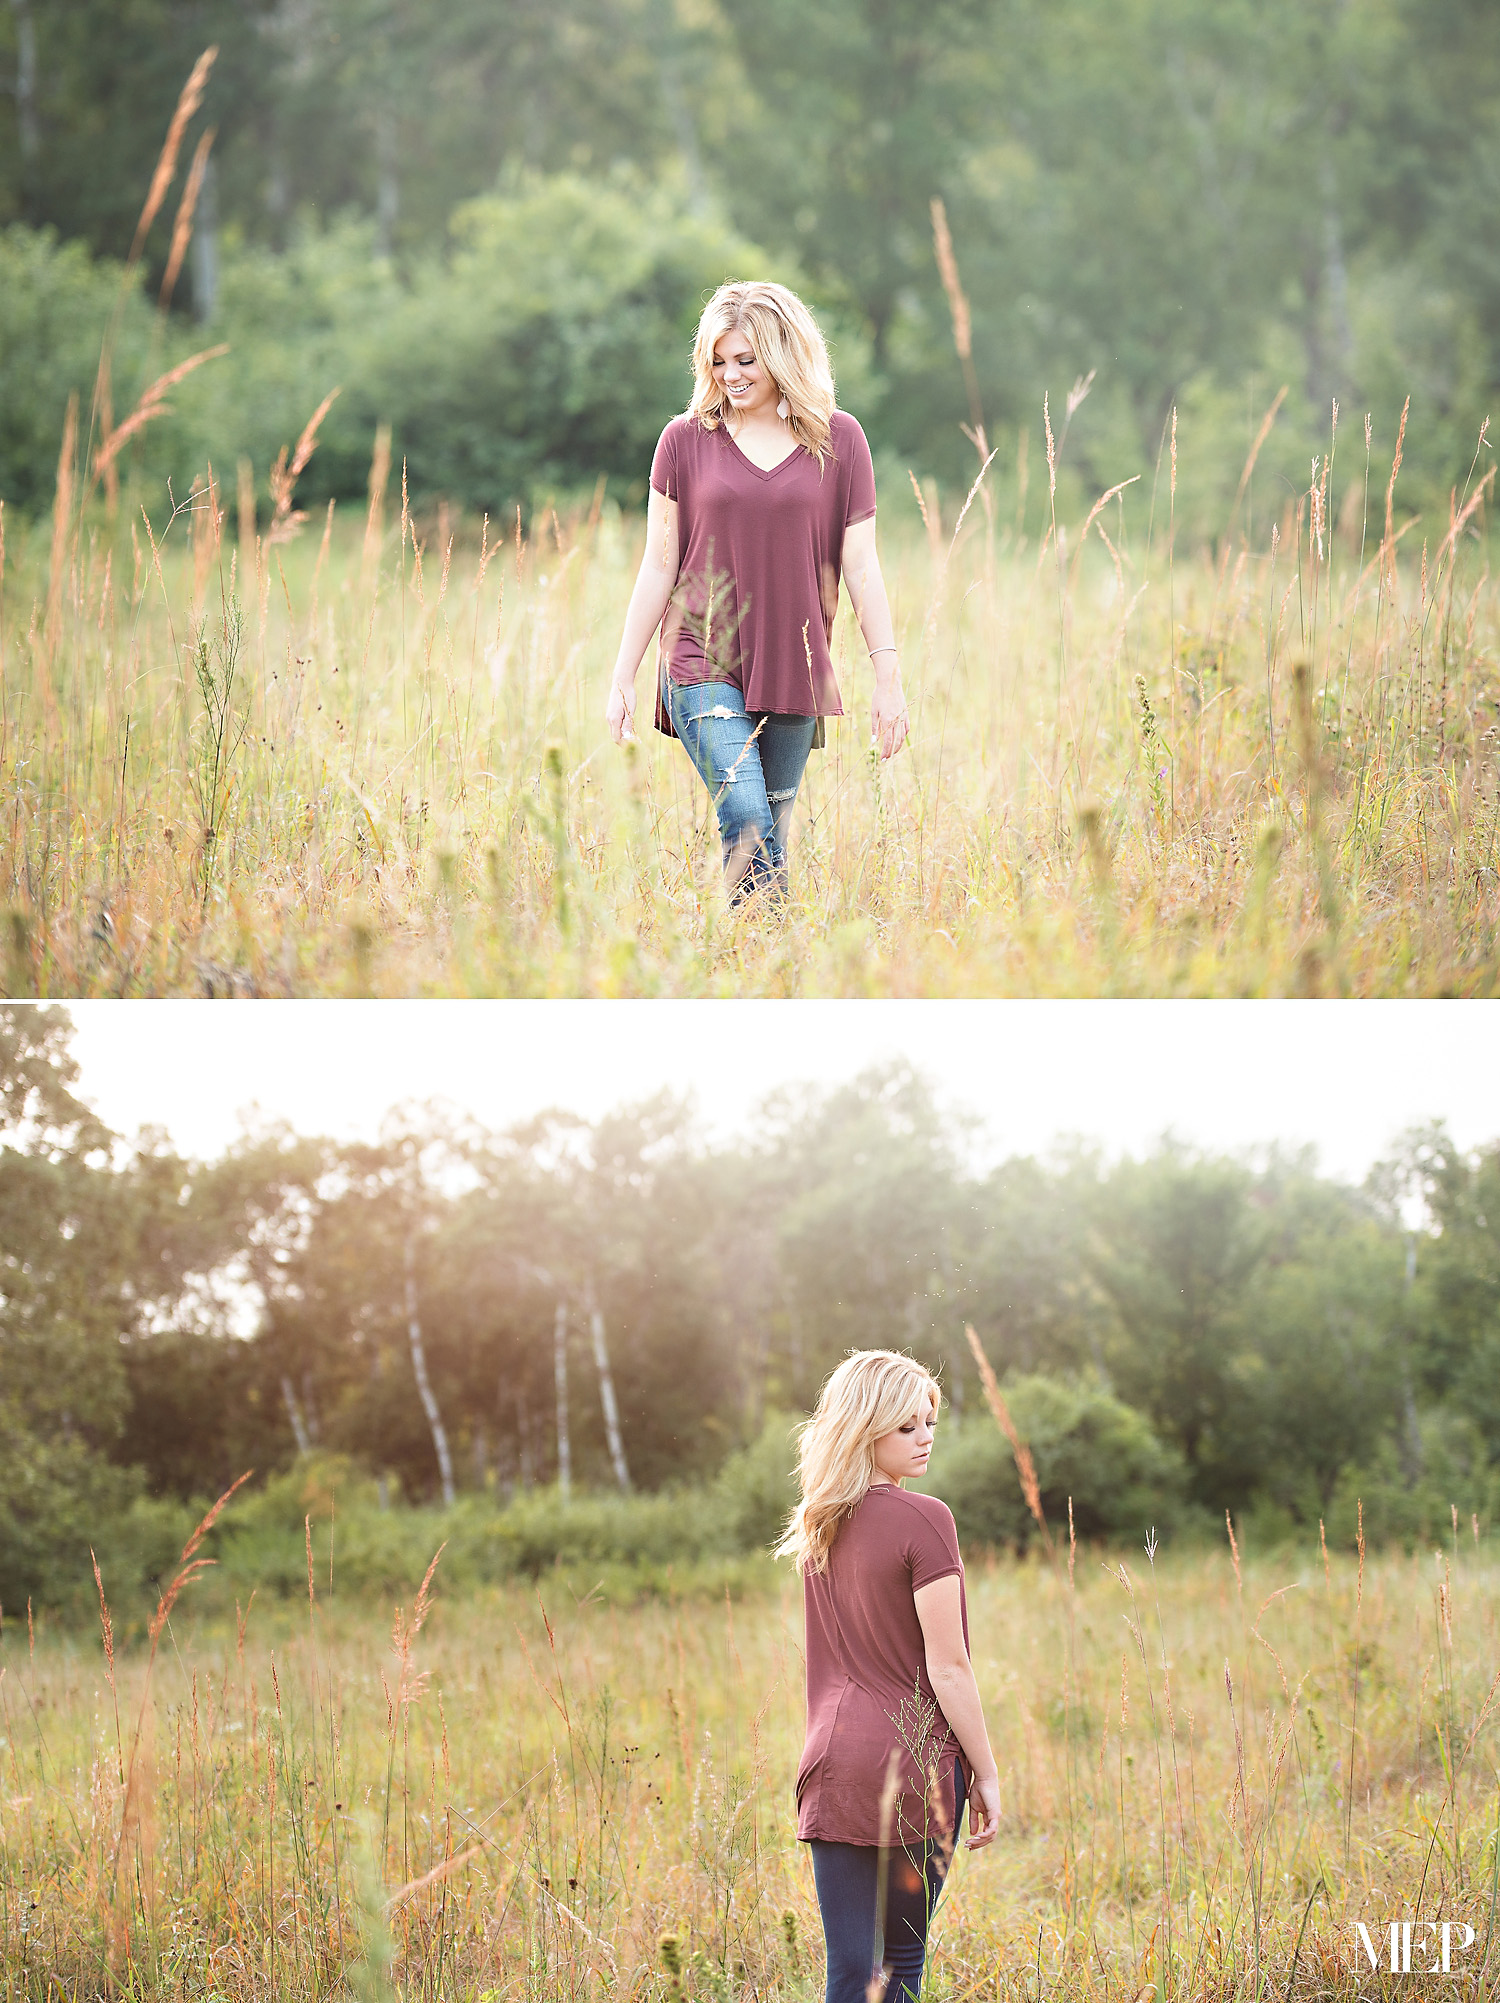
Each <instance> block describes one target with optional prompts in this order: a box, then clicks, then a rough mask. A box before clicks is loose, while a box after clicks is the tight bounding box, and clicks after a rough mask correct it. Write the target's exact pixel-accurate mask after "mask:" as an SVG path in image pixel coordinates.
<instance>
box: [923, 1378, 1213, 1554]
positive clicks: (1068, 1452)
mask: <svg viewBox="0 0 1500 2003" xmlns="http://www.w3.org/2000/svg"><path fill="white" fill-rule="evenodd" d="M1005 1398H1006V1403H1007V1404H1008V1405H1009V1407H1010V1412H1011V1416H1012V1418H1013V1419H1014V1420H1015V1424H1016V1430H1017V1431H1018V1432H1019V1434H1020V1436H1021V1438H1022V1439H1023V1440H1024V1441H1025V1442H1026V1444H1027V1445H1028V1446H1029V1447H1030V1449H1031V1455H1032V1459H1033V1461H1034V1462H1035V1465H1036V1473H1037V1483H1038V1486H1039V1488H1040V1490H1041V1499H1042V1509H1043V1513H1044V1514H1045V1515H1046V1518H1047V1521H1048V1525H1049V1527H1050V1528H1051V1531H1052V1534H1053V1536H1054V1538H1056V1539H1058V1540H1060V1541H1065V1540H1066V1538H1067V1534H1068V1498H1069V1497H1070V1496H1071V1497H1072V1501H1073V1523H1074V1527H1075V1529H1076V1531H1077V1533H1078V1535H1079V1537H1081V1538H1100V1537H1102V1538H1129V1539H1130V1540H1132V1541H1135V1540H1137V1539H1140V1538H1144V1536H1145V1535H1146V1532H1147V1531H1148V1530H1149V1529H1150V1528H1152V1527H1153V1526H1154V1527H1155V1528H1156V1530H1157V1531H1158V1533H1161V1534H1164V1533H1165V1532H1167V1531H1168V1530H1170V1529H1172V1528H1173V1527H1174V1526H1175V1525H1176V1524H1177V1523H1178V1522H1179V1521H1180V1520H1181V1515H1182V1495H1183V1488H1184V1481H1185V1470H1184V1467H1183V1463H1182V1460H1181V1457H1180V1456H1179V1455H1178V1454H1177V1453H1176V1451H1175V1450H1174V1449H1172V1448H1170V1447H1168V1446H1165V1445H1164V1444H1163V1443H1162V1442H1161V1441H1160V1440H1159V1439H1158V1438H1157V1436H1156V1434H1155V1433H1154V1432H1153V1431H1152V1429H1151V1426H1150V1424H1149V1422H1148V1421H1147V1420H1146V1419H1145V1418H1144V1417H1143V1416H1142V1414H1141V1413H1140V1412H1138V1411H1136V1410H1135V1409H1134V1407H1133V1406H1130V1405H1125V1404H1122V1403H1121V1401H1120V1400H1119V1399H1118V1398H1115V1397H1113V1396H1111V1394H1110V1393H1109V1392H1108V1391H1106V1390H1105V1389H1104V1388H1103V1386H1102V1385H1101V1384H1099V1383H1098V1382H1097V1380H1095V1379H1092V1378H1087V1377H1085V1378H1081V1379H1078V1380H1076V1381H1065V1380H1063V1379H1059V1378H1055V1377H1042V1376H1035V1377H1019V1378H1015V1379H1012V1380H1011V1381H1010V1382H1009V1383H1007V1385H1006V1387H1005ZM949 1428H952V1430H948V1429H949ZM915 1485H916V1486H919V1487H920V1488H921V1489H923V1490H924V1491H925V1492H927V1493H928V1494H932V1495H940V1496H941V1497H942V1498H943V1500H944V1501H945V1502H946V1503H947V1504H948V1506H949V1508H950V1509H951V1510H952V1511H953V1516H954V1521H955V1522H956V1523H957V1525H958V1534H959V1539H960V1541H961V1542H962V1543H964V1544H965V1545H981V1544H988V1545H992V1546H996V1547H999V1546H1006V1545H1008V1546H1011V1547H1012V1548H1014V1549H1016V1550H1024V1549H1025V1548H1026V1546H1027V1545H1028V1544H1029V1543H1030V1542H1031V1541H1032V1539H1033V1537H1034V1536H1035V1535H1036V1534H1037V1532H1036V1525H1035V1523H1034V1522H1033V1520H1032V1518H1031V1515H1030V1513H1029V1511H1028V1510H1027V1507H1026V1501H1025V1498H1024V1496H1023V1495H1022V1493H1021V1484H1020V1480H1019V1478H1018V1476H1017V1473H1016V1465H1015V1461H1014V1458H1013V1457H1012V1454H1011V1450H1010V1447H1009V1445H1008V1444H1007V1442H1006V1440H1005V1438H1004V1437H1003V1435H1002V1434H1001V1433H1000V1431H999V1428H998V1427H997V1426H995V1424H994V1423H993V1421H992V1420H991V1419H990V1417H989V1415H988V1414H987V1413H985V1412H982V1411H981V1412H980V1413H977V1414H975V1415H974V1416H972V1417H970V1418H969V1419H967V1420H966V1421H965V1422H964V1423H963V1424H961V1425H958V1426H954V1425H953V1422H952V1421H951V1420H944V1421H943V1424H942V1426H941V1427H940V1428H939V1431H938V1439H937V1445H936V1448H935V1450H934V1453H933V1457H932V1468H931V1471H930V1473H929V1474H928V1476H927V1479H926V1480H925V1481H923V1482H921V1483H919V1484H915Z"/></svg>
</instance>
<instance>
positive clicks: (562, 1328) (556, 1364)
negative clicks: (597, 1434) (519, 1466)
mask: <svg viewBox="0 0 1500 2003" xmlns="http://www.w3.org/2000/svg"><path fill="white" fill-rule="evenodd" d="M552 1374H553V1378H554V1380H555V1382H556V1384H557V1488H558V1493H559V1494H560V1495H561V1496H562V1498H563V1500H564V1501H566V1500H567V1498H568V1497H569V1496H570V1495H571V1494H572V1493H573V1446H572V1442H571V1441H570V1439H569V1438H568V1304H567V1302H566V1301H559V1302H558V1304H557V1314H556V1316H555V1317H554V1319H553V1323H552Z"/></svg>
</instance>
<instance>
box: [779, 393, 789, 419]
mask: <svg viewBox="0 0 1500 2003" xmlns="http://www.w3.org/2000/svg"><path fill="white" fill-rule="evenodd" d="M776 415H777V416H778V417H779V418H781V420H782V421H783V423H784V422H785V421H786V419H787V418H788V417H790V415H791V410H790V407H789V406H788V404H787V400H786V398H785V397H783V398H782V399H781V401H780V403H778V404H777V406H776Z"/></svg>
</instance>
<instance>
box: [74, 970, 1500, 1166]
mask: <svg viewBox="0 0 1500 2003" xmlns="http://www.w3.org/2000/svg"><path fill="white" fill-rule="evenodd" d="M69 1014H70V1015H71V1016H72V1018H73V1021H74V1023H75V1024H76V1028H77V1033H76V1035H75V1037H74V1039H73V1051H74V1055H75V1057H76V1058H77V1059H78V1061H79V1064H80V1069H81V1077H80V1080H79V1086H78V1089H79V1091H80V1093H81V1095H82V1096H83V1097H84V1098H86V1099H87V1100H89V1101H90V1102H91V1103H92V1104H93V1105H94V1106H95V1107H96V1108H97V1110H98V1111H99V1113H100V1114H101V1115H102V1117H103V1118H104V1119H105V1120H106V1121H107V1122H108V1124H109V1125H110V1126H112V1127H114V1128H115V1129H116V1130H117V1131H119V1132H122V1133H124V1134H127V1135H129V1134H133V1133H134V1132H135V1131H136V1130H137V1129H138V1128H139V1127H141V1126H143V1125H147V1124H154V1125H159V1126H164V1127H165V1128H166V1129H167V1131H168V1133H169V1134H170V1135H171V1136H172V1139H173V1140H174V1142H175V1143H176V1144H177V1146H178V1147H179V1148H180V1149H181V1150H182V1151H183V1152H184V1153H186V1154H189V1155H194V1156H197V1157H200V1158H208V1157H212V1156H214V1155H216V1154H218V1153H220V1152H221V1151H222V1150H223V1149H224V1148H225V1147H227V1146H228V1145H229V1144H230V1143H231V1142H232V1141H233V1140H234V1138H235V1136H236V1134H237V1133H238V1132H239V1130H240V1124H241V1118H242V1115H244V1114H246V1113H249V1112H250V1110H251V1109H252V1108H258V1109H259V1111H260V1112H261V1113H262V1114H264V1115H266V1116H270V1117H274V1118H284V1119H286V1120H287V1121H289V1122H290V1123H291V1124H292V1125H293V1126H294V1127H295V1128H297V1129H298V1130H299V1131H300V1132H302V1133H308V1134H311V1133H320V1134H326V1135H329V1136H331V1137H333V1138H335V1139H345V1138H355V1137H371V1136H373V1135H374V1133H375V1132H376V1130H377V1129H378V1128H379V1126H380V1122H381V1119H382V1117H383V1115H384V1114H385V1112H386V1111H387V1110H388V1109H389V1108H390V1107H392V1106H394V1105H398V1104H401V1103H403V1102H406V1101H412V1100H417V1101H421V1100H427V1099H446V1100H449V1101H451V1102H453V1103H454V1104H456V1105H458V1106H461V1107H463V1108H465V1109H466V1110H467V1111H469V1112H470V1113H472V1114H473V1115H474V1116H475V1117H477V1118H478V1119H479V1120H481V1121H482V1122H484V1123H485V1124H486V1125H488V1126H490V1127H503V1126H506V1125H508V1124H510V1123H511V1122H513V1121H516V1120H519V1119H522V1118H525V1117H526V1116H527V1115H529V1114H532V1113H535V1112H539V1111H541V1110H542V1109H544V1108H547V1107H564V1108H567V1109H569V1110H572V1111H574V1112H577V1113H579V1114H581V1115H583V1116H584V1117H585V1118H593V1117H597V1116H598V1115H599V1114H601V1113H603V1112H605V1111H607V1110H608V1109H609V1108H611V1107H613V1106H618V1105H621V1104H624V1103H628V1102H630V1101H632V1100H636V1099H641V1098H645V1097H647V1096H649V1095H650V1094H652V1093H654V1092H656V1091H658V1090H659V1089H661V1088H662V1087H664V1086H666V1087H671V1088H674V1089H676V1090H679V1091H683V1092H686V1093H688V1094H690V1095H691V1096H692V1098H693V1099H694V1100H695V1102H696V1104H697V1107H698V1110H699V1113H700V1115H701V1116H702V1118H703V1120H704V1121H705V1123H706V1124H707V1125H708V1127H709V1128H710V1129H711V1130H712V1131H715V1132H717V1133H720V1134H724V1133H729V1132H733V1131H734V1130H735V1129H737V1128H739V1127H742V1126H743V1125H744V1124H745V1123H746V1122H747V1121H748V1120H749V1119H750V1117H751V1115H752V1114H753V1112H754V1109H755V1107H756V1106H757V1105H758V1104H759V1102H760V1101H761V1099H762V1098H763V1097H764V1096H765V1095H766V1093H768V1092H769V1091H771V1090H772V1089H774V1088H775V1087H776V1086H778V1085H783V1084H792V1085H795V1084H797V1083H807V1084H809V1085H812V1086H819V1085H822V1086H827V1085H830V1084H833V1083H836V1082H838V1081H840V1080H843V1079H847V1078H851V1077H853V1076H854V1075H855V1074H856V1073H857V1072H859V1071H860V1070H862V1069H864V1068H865V1067H866V1066H868V1065H871V1064H874V1063H877V1062H879V1061H881V1060H882V1059H886V1058H891V1057H897V1058H906V1059H908V1060H910V1062H911V1063H913V1064H914V1065H916V1066H917V1067H918V1068H919V1069H920V1070H922V1071H923V1072H924V1073H925V1074H926V1075H927V1076H928V1077H929V1078H930V1079H931V1081H932V1083H933V1085H934V1086H935V1088H936V1089H937V1092H938V1094H939V1096H940V1098H941V1099H943V1100H944V1101H945V1102H947V1103H948V1104H950V1105H953V1106H955V1107H961V1108H963V1109H965V1110H966V1111H968V1112H970V1113H972V1114H975V1115H977V1116H978V1118H979V1120H980V1121H981V1123H982V1127H983V1153H984V1156H985V1157H986V1158H988V1159H997V1158H1000V1157H1002V1156H1004V1155H1009V1154H1020V1153H1028V1154H1029V1153H1045V1152H1046V1151H1047V1150H1048V1149H1049V1148H1051V1147H1052V1146H1053V1145H1054V1144H1055V1143H1056V1142H1057V1141H1058V1140H1059V1139H1061V1138H1065V1137H1068V1136H1073V1135H1080V1136H1083V1137H1085V1138H1086V1139H1089V1140H1093V1141H1096V1142H1098V1143H1100V1144H1101V1145H1102V1146H1103V1147H1104V1148H1105V1149H1106V1150H1107V1151H1108V1152H1109V1153H1111V1154H1119V1153H1139V1152H1140V1151H1142V1150H1144V1149H1146V1148H1148V1147H1150V1145H1151V1144H1152V1143H1153V1142H1154V1141H1155V1140H1156V1139H1157V1138H1158V1137H1159V1136H1160V1135H1161V1134H1163V1133H1164V1132H1166V1131H1168V1130H1169V1129H1170V1130H1171V1131H1173V1132H1174V1133H1176V1134H1178V1135H1179V1136H1180V1137H1182V1138H1183V1139H1184V1140H1187V1141H1191V1142H1197V1143H1200V1144H1202V1145H1205V1146H1208V1147H1211V1148H1215V1149H1223V1150H1238V1149H1243V1148H1247V1147H1253V1146H1255V1145H1257V1144H1259V1143H1263V1142H1268V1141H1283V1142H1287V1143H1291V1144H1302V1143H1306V1142H1312V1143H1313V1144H1314V1145H1315V1146H1316V1147H1317V1149H1318V1156H1319V1161H1320V1163H1321V1165H1322V1166H1323V1167H1324V1168H1325V1169H1326V1170H1327V1171H1329V1172H1331V1173H1334V1174H1337V1175H1341V1176H1345V1177H1348V1178H1351V1179H1354V1180H1357V1179H1359V1178H1361V1177H1362V1176H1363V1175H1364V1173H1365V1171H1366V1170H1367V1169H1368V1168H1369V1166H1370V1165H1371V1163H1372V1162H1374V1161H1375V1160H1377V1159H1378V1158H1379V1156H1380V1155H1381V1154H1382V1153H1383V1152H1384V1151H1385V1150H1386V1149H1387V1148H1388V1147H1389V1145H1390V1143H1391V1141H1392V1140H1393V1139H1394V1138H1395V1136H1396V1135H1398V1134H1399V1133H1401V1132H1402V1131H1403V1129H1405V1128H1407V1127H1409V1126H1411V1125H1413V1124H1415V1123H1417V1122H1419V1121H1425V1120H1430V1119H1443V1120H1445V1121H1446V1122H1447V1123H1448V1126H1449V1129H1450V1131H1451V1132H1452V1134H1453V1136H1454V1138H1455V1139H1456V1140H1457V1141H1458V1142H1459V1143H1460V1145H1462V1146H1465V1147H1472V1146H1475V1145H1477V1144H1479V1143H1481V1142H1485V1141H1490V1140H1494V1139H1497V1138H1500V1049H1497V1045H1500V1002H1267V1001H1246V1002H1099V1001H1085V1002H1016V1001H1004V1002H983V1001H980V1002H966V1001H956V1002H929V1001H914V1002H905V1001H893V1002H878V1001H872V1002H787V1001H770V1002H762V1001H746V1002H724V1001H719V1002H651V1001H642V1002H625V1001H612V1002H568V1001H558V1002H514V1001H512V1002H478V1001H476V1002H461V1001H437V1002H420V1001H411V1002H401V1001H393V1002H369V1001H364V1002H336V1001H318V1002H285V1001H278V1002H233V1003H226V1002H164V1001H157V1002H118V1001H108V1002H75V1003H71V1004H69Z"/></svg>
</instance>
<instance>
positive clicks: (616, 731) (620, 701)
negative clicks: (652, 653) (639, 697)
mask: <svg viewBox="0 0 1500 2003" xmlns="http://www.w3.org/2000/svg"><path fill="white" fill-rule="evenodd" d="M604 721H605V722H606V723H607V724H608V725H609V734H610V736H611V737H612V738H613V739H614V740H615V743H616V744H634V743H635V741H636V735H635V676H634V675H632V676H631V677H630V679H629V680H628V681H623V680H622V679H621V677H620V671H619V669H618V668H617V669H616V670H615V672H614V674H613V675H611V676H610V681H609V701H608V702H607V703H606V704H605V705H604Z"/></svg>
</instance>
